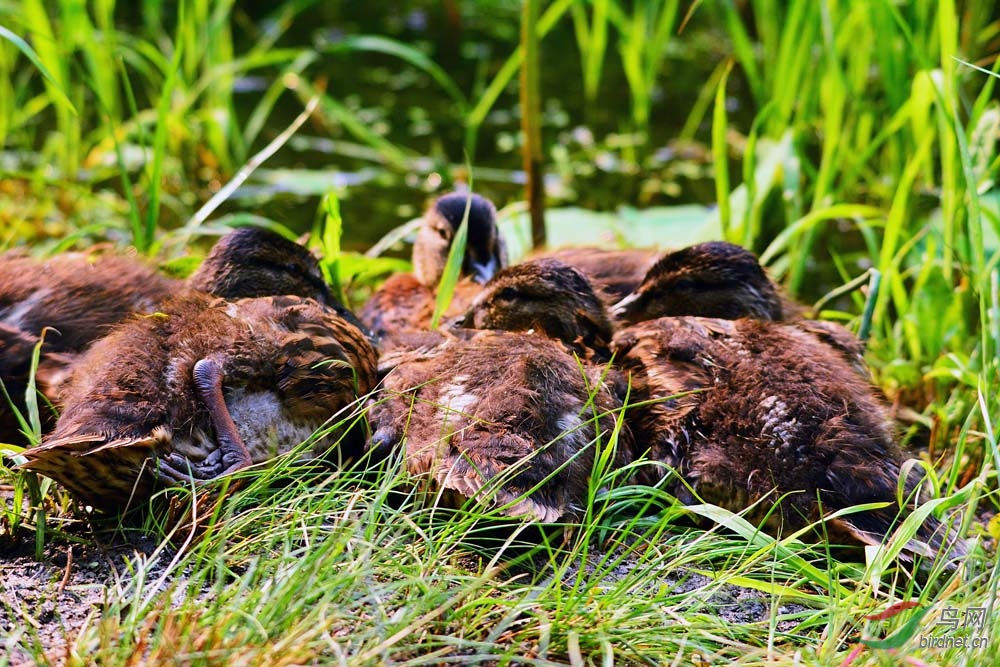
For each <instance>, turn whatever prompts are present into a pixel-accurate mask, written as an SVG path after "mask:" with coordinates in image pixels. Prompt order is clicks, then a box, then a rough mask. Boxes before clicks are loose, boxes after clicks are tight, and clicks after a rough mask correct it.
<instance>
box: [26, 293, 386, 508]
mask: <svg viewBox="0 0 1000 667" xmlns="http://www.w3.org/2000/svg"><path fill="white" fill-rule="evenodd" d="M374 384H375V351H374V349H373V348H372V346H371V344H370V343H369V342H368V340H367V338H366V337H365V336H364V335H363V334H362V332H361V331H360V330H359V329H358V328H357V327H355V326H354V325H353V324H351V323H350V322H349V321H347V320H345V319H344V318H342V317H340V316H339V315H337V314H336V313H335V312H334V311H333V310H332V309H330V308H328V307H326V306H323V305H322V304H320V303H318V302H316V301H314V300H313V299H309V298H303V297H298V296H273V297H259V298H248V299H239V300H236V301H226V300H223V299H218V298H214V297H211V296H209V295H207V294H203V293H199V292H190V293H188V294H186V295H182V296H179V297H176V298H174V299H171V300H169V301H167V302H165V303H163V304H161V305H160V308H159V312H158V313H156V314H154V315H149V316H136V317H134V318H133V319H131V320H128V321H126V322H125V323H123V324H121V325H119V326H117V327H115V328H114V329H113V331H112V332H111V333H110V334H108V335H107V336H106V337H104V338H103V339H101V340H99V341H98V342H96V343H95V344H94V345H93V346H92V347H91V348H90V349H89V350H88V351H87V352H86V353H84V355H83V356H82V357H81V358H80V359H79V360H78V362H77V364H76V370H75V372H74V373H73V377H72V380H71V383H70V385H69V386H68V388H67V389H66V391H65V405H64V409H63V412H62V414H61V415H60V417H59V420H58V422H57V423H56V427H55V431H54V432H53V433H52V434H51V435H50V436H48V437H46V438H45V439H44V440H43V442H42V444H41V445H39V446H37V447H34V448H31V449H28V450H25V451H24V452H23V454H24V456H25V457H26V458H27V459H28V461H27V463H25V464H24V467H25V468H28V469H31V470H35V471H37V472H40V473H42V474H44V475H46V476H48V477H51V478H53V479H55V480H56V481H58V482H59V483H60V484H62V485H63V486H65V487H66V488H67V489H69V491H70V492H71V493H73V495H75V496H76V497H77V498H79V499H80V500H82V501H83V502H85V503H87V504H90V505H92V506H94V507H98V508H101V509H106V510H117V509H122V508H124V507H126V506H128V505H129V504H130V503H131V502H132V501H139V502H141V501H143V500H144V499H146V498H148V497H149V495H150V494H152V493H153V492H154V491H155V490H156V489H157V488H160V487H163V486H169V485H176V484H185V483H190V482H191V480H192V478H193V479H195V480H207V479H212V478H214V477H218V476H220V475H225V474H227V473H230V472H233V471H235V470H238V469H240V468H242V467H245V466H248V465H250V464H251V463H259V462H261V461H264V460H267V459H270V458H273V457H274V456H276V455H277V454H280V453H283V452H286V451H288V450H290V449H291V448H293V447H294V446H296V445H298V444H299V443H301V442H303V441H304V440H306V439H307V438H308V437H310V435H311V434H312V433H313V432H314V431H316V430H317V429H319V428H320V427H322V426H324V425H325V424H327V423H328V422H332V421H336V422H338V423H341V424H348V426H346V427H338V429H336V430H334V431H333V432H331V433H329V434H326V435H324V436H323V437H321V438H319V439H318V440H317V441H316V443H314V447H313V451H314V452H315V453H318V452H321V451H323V450H324V449H326V448H328V447H330V446H331V445H332V444H334V443H339V450H338V451H339V453H340V454H341V455H342V456H341V458H348V457H353V456H357V454H358V453H360V451H361V449H362V447H363V432H362V431H363V429H362V428H361V426H362V425H361V424H359V423H358V420H357V416H356V412H355V410H356V408H357V407H358V404H359V402H360V401H359V399H360V397H362V396H364V395H365V394H367V393H368V392H369V391H371V389H372V388H373V387H374Z"/></svg>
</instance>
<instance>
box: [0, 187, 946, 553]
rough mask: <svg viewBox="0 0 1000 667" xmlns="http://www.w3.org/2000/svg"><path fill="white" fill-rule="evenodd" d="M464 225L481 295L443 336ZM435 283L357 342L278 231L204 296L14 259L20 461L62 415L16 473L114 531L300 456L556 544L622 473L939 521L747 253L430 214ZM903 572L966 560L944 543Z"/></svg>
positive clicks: (681, 495)
mask: <svg viewBox="0 0 1000 667" xmlns="http://www.w3.org/2000/svg"><path fill="white" fill-rule="evenodd" d="M463 221H467V222H466V223H465V224H466V227H465V229H466V231H467V236H466V239H467V240H466V245H465V254H464V258H463V263H462V277H461V278H460V279H459V281H458V283H457V285H456V287H455V291H454V296H453V298H452V300H451V304H450V306H449V308H448V310H447V311H446V312H445V313H444V314H443V317H442V319H441V326H440V327H438V328H436V329H432V328H431V322H432V318H433V314H434V309H435V304H436V289H437V286H438V284H439V282H440V281H441V277H442V275H443V273H444V270H445V265H446V262H447V258H448V254H449V251H450V249H451V245H452V241H453V240H454V239H455V237H456V234H457V233H458V231H459V228H460V224H461V223H462V222H463ZM413 267H414V272H413V274H398V275H394V276H391V277H390V278H389V279H388V280H386V281H385V283H384V284H383V285H382V286H381V288H380V289H379V290H377V291H376V292H375V294H374V295H373V296H372V297H371V299H370V300H369V301H368V302H367V303H366V304H365V305H364V307H363V308H362V310H361V311H360V313H359V314H358V316H355V315H354V314H352V313H351V312H350V311H348V310H347V309H346V308H345V307H344V306H343V305H341V304H340V303H338V302H337V301H336V300H335V299H334V298H333V297H332V296H331V293H330V290H329V288H328V286H327V284H326V282H325V281H324V279H323V275H322V272H321V271H320V268H319V266H318V263H317V261H316V259H315V257H314V256H313V255H312V254H310V253H309V252H308V251H307V250H306V249H304V248H303V247H301V246H300V245H298V244H296V243H293V242H291V241H288V240H286V239H285V238H283V237H281V236H278V235H276V234H274V233H272V232H269V231H266V230H263V229H259V228H244V229H239V230H236V231H233V232H231V233H230V234H228V235H226V236H224V237H222V239H221V240H220V241H219V242H218V243H217V244H216V246H215V247H214V248H213V250H212V251H211V253H210V254H209V255H208V257H207V258H206V260H205V261H204V262H203V264H202V265H201V267H200V268H199V269H198V270H197V271H196V272H195V274H193V275H192V276H191V277H190V278H189V279H188V280H186V281H178V280H172V279H168V278H165V277H163V276H161V275H159V274H157V273H156V272H155V271H153V270H152V269H150V268H148V267H147V266H146V265H144V264H142V263H140V262H138V261H137V260H134V259H129V258H126V257H121V256H116V255H113V254H107V253H69V254H64V255H58V256H54V257H52V258H50V259H47V260H37V259H34V258H31V257H28V256H26V255H23V254H18V253H17V252H15V251H12V252H8V253H6V254H4V255H0V378H2V380H3V385H4V390H5V392H6V394H7V396H8V399H7V400H0V442H7V443H21V444H24V442H25V439H24V435H23V433H22V430H23V427H24V425H23V423H22V421H21V419H19V418H18V414H17V413H18V412H21V413H22V419H23V413H24V412H25V403H24V398H25V395H26V392H29V391H30V389H29V388H30V387H31V386H32V385H31V384H30V383H29V379H31V378H33V382H34V386H35V387H36V388H37V390H38V391H39V392H40V393H41V394H42V396H44V398H45V399H46V400H47V402H48V403H50V404H51V405H52V406H54V407H55V408H56V410H55V411H51V410H47V409H46V406H45V405H42V410H41V415H42V419H43V424H42V425H43V431H44V435H43V438H42V441H41V444H37V445H35V446H32V447H29V448H28V449H25V450H24V451H23V452H22V455H23V457H24V460H25V462H24V463H23V464H22V467H23V468H25V469H29V470H34V471H37V472H39V473H42V474H44V475H46V476H48V477H51V478H52V479H54V480H56V481H57V482H59V483H60V484H62V485H63V486H64V487H66V489H68V490H69V491H70V492H71V493H72V494H73V495H74V496H76V497H77V498H78V499H79V500H80V501H82V502H84V503H86V504H88V505H91V506H93V507H95V508H98V509H101V510H105V511H121V510H124V509H126V508H127V507H129V506H130V505H134V504H137V503H141V502H142V501H144V500H145V499H147V498H148V497H150V496H151V495H152V494H153V493H154V492H156V491H157V490H158V489H161V488H164V487H167V486H173V485H190V484H191V483H192V481H194V482H198V481H202V480H210V479H214V478H217V477H219V476H222V475H226V474H228V473H231V472H234V471H236V470H239V469H241V468H245V467H247V466H250V465H252V464H256V463H261V462H265V461H268V460H272V459H273V458H274V457H276V456H278V455H280V454H282V453H285V452H287V451H289V450H291V449H293V448H296V447H297V446H299V445H300V444H301V443H303V442H305V441H309V445H310V450H309V451H311V452H312V453H313V454H314V455H316V456H324V457H326V458H329V459H332V460H334V461H336V462H338V463H339V464H342V465H346V464H349V463H350V462H352V461H355V462H356V461H360V460H363V461H368V462H372V461H378V460H382V459H384V458H386V457H389V456H393V455H396V456H400V457H402V459H403V461H404V463H405V466H406V468H407V470H408V471H409V472H410V473H411V474H413V475H414V476H416V477H417V478H419V479H422V480H425V482H426V483H427V484H429V485H431V486H433V487H434V488H435V489H436V490H437V491H438V493H439V496H440V498H441V499H442V501H443V502H450V503H455V504H456V505H458V506H461V505H462V504H464V503H467V502H469V501H470V500H471V502H475V503H480V504H483V505H486V506H489V507H491V508H494V509H497V510H498V511H499V512H501V513H503V514H507V515H510V516H520V517H524V518H525V520H531V521H537V522H542V523H550V522H566V521H573V520H575V519H578V518H579V517H580V516H581V515H582V514H583V512H584V511H585V510H586V505H587V499H588V497H589V495H588V490H589V489H590V488H591V483H592V479H591V477H592V476H593V475H594V474H595V472H594V471H595V470H597V469H599V468H601V466H603V469H604V470H605V471H609V470H610V471H611V473H612V474H611V475H605V476H606V477H607V478H608V479H614V480H616V481H617V483H622V484H639V485H651V486H652V485H656V486H658V487H660V488H662V489H664V490H666V491H668V492H669V493H671V494H672V495H674V496H675V497H677V498H678V499H679V500H681V501H682V502H684V503H688V504H693V503H699V502H706V501H707V502H711V503H714V504H717V505H720V506H723V507H726V508H729V509H731V510H733V511H744V510H747V509H748V508H752V511H751V512H750V513H749V514H750V515H751V516H752V517H757V518H759V519H760V521H762V522H763V526H764V527H765V528H766V529H768V530H770V531H773V532H782V531H792V530H798V529H800V528H803V527H805V526H809V525H813V524H817V525H818V524H819V523H822V529H821V532H822V533H823V534H824V535H826V536H828V537H829V538H830V539H831V541H836V542H838V543H846V544H861V545H878V544H881V543H883V542H885V540H886V539H887V537H888V536H889V535H891V534H892V532H893V530H894V529H895V528H896V527H897V526H898V525H899V523H900V522H901V521H902V519H903V518H905V516H906V515H907V514H908V513H909V512H910V511H911V510H912V509H913V508H914V507H915V506H916V503H917V502H918V498H917V496H918V491H919V487H920V477H919V475H918V474H917V473H915V472H913V470H914V468H912V467H911V468H910V469H909V472H908V473H907V474H905V475H904V476H903V479H902V481H900V477H901V475H903V473H902V471H903V470H904V469H906V467H905V466H903V461H904V457H903V454H902V453H901V451H900V449H899V448H898V446H897V444H896V441H895V436H894V430H893V425H892V420H891V418H890V416H889V414H888V411H887V408H886V406H885V405H884V403H883V401H882V400H881V398H880V396H879V394H878V392H877V390H875V389H874V388H873V387H872V386H871V384H870V382H869V373H868V370H867V368H866V366H865V363H864V360H863V356H862V352H863V348H862V345H861V343H860V342H859V341H858V340H857V339H856V338H855V337H854V336H853V335H852V334H851V333H850V332H848V331H847V330H846V329H844V328H842V327H840V326H838V325H836V324H832V323H829V322H823V321H818V320H811V319H807V318H806V317H805V316H804V312H803V309H802V308H801V307H799V306H798V305H796V304H794V303H793V302H791V301H789V300H788V299H786V298H784V297H783V296H782V295H781V294H780V292H779V290H778V289H777V288H776V286H775V285H774V284H773V283H772V281H771V280H770V279H769V278H768V276H767V275H766V273H765V272H764V271H763V269H762V268H761V266H760V264H759V263H758V261H757V258H756V257H755V256H754V255H753V254H752V253H750V252H749V251H747V250H745V249H743V248H740V247H738V246H734V245H732V244H728V243H723V242H710V243H703V244H698V245H695V246H691V247H687V248H683V249H680V250H676V251H672V252H667V253H665V254H661V253H659V252H656V251H652V250H605V249H600V248H567V249H562V250H555V251H549V252H545V253H540V254H536V255H534V256H532V257H529V258H528V259H527V260H525V261H523V262H520V263H518V264H514V265H510V266H508V261H507V253H506V249H505V245H504V242H503V238H502V236H501V235H500V233H499V231H498V229H497V224H496V211H495V209H494V206H493V204H492V203H490V202H489V201H488V200H486V199H484V198H482V197H480V196H478V195H473V194H467V193H453V194H449V195H445V196H443V197H441V198H439V199H438V200H437V201H435V202H434V203H433V204H432V206H431V207H430V209H429V210H428V212H427V214H426V215H425V216H424V219H423V224H422V226H421V228H420V230H419V232H418V234H417V238H416V241H415V243H414V248H413ZM39 343H41V345H39ZM36 349H40V350H41V353H40V356H38V358H37V360H33V353H34V351H35V350H36ZM32 371H34V372H32ZM0 399H3V397H0ZM56 412H58V415H59V416H58V419H56V418H55V416H54V415H55V413H56ZM46 420H47V421H46ZM900 491H901V492H900ZM868 504H874V507H869V508H867V509H863V510H861V511H850V512H841V510H845V509H846V508H851V507H853V506H856V505H868ZM904 549H905V551H907V552H909V553H910V554H911V555H922V556H927V557H935V556H937V555H940V554H947V555H948V557H949V558H958V557H960V556H962V555H963V554H964V553H965V547H964V546H963V544H962V542H961V541H960V540H958V539H957V538H956V537H955V536H954V535H953V534H952V531H950V530H949V528H948V527H947V526H946V525H944V524H942V523H940V522H938V521H937V520H936V519H934V518H933V517H928V518H927V519H926V520H925V521H924V523H923V525H922V526H921V527H920V529H919V530H918V531H917V533H916V535H914V536H913V538H912V539H910V540H909V541H908V542H907V544H906V545H905V548H904Z"/></svg>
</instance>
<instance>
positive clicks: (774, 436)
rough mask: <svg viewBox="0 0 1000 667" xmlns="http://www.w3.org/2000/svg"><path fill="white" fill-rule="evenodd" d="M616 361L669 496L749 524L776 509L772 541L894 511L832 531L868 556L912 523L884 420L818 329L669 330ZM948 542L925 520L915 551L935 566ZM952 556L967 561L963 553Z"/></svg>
mask: <svg viewBox="0 0 1000 667" xmlns="http://www.w3.org/2000/svg"><path fill="white" fill-rule="evenodd" d="M611 348H612V351H613V352H614V354H615V359H616V361H617V362H618V363H619V364H620V365H621V366H622V367H623V368H624V369H626V370H627V371H628V372H629V373H630V374H631V382H632V387H633V390H634V392H635V397H636V398H637V399H638V401H639V403H638V404H637V405H636V406H635V407H634V408H630V412H629V417H630V424H631V425H632V427H633V429H634V431H635V436H636V442H637V443H640V444H639V446H640V448H641V449H644V450H645V454H646V456H647V457H648V458H649V459H650V460H651V461H653V462H660V463H664V464H666V465H667V466H670V467H671V468H673V469H674V470H675V471H676V472H677V474H678V477H676V478H673V479H671V480H668V488H669V489H670V490H671V492H672V493H674V495H675V496H677V497H678V498H680V499H681V500H683V501H686V502H695V496H698V497H700V498H702V499H704V500H706V501H708V502H712V503H715V504H718V505H721V506H723V507H727V508H729V509H731V510H733V511H741V510H744V509H746V508H747V507H749V506H750V505H752V504H754V503H756V502H757V501H760V500H762V499H764V503H763V504H762V505H761V506H760V509H761V511H762V512H763V511H768V510H769V509H770V508H772V507H774V506H775V504H777V505H778V510H779V511H778V512H774V513H773V514H771V515H770V519H769V522H768V524H767V525H766V526H765V527H766V528H768V529H770V530H774V531H777V530H781V529H784V530H788V529H791V530H797V529H799V528H801V527H803V526H805V525H807V524H810V523H812V522H814V521H818V520H821V519H823V518H824V517H828V516H829V515H830V514H832V513H834V512H836V511H837V510H841V509H844V508H847V507H850V506H853V505H859V504H864V503H875V502H884V503H888V505H887V507H885V508H882V509H875V510H867V511H864V512H859V513H854V514H850V515H847V516H842V517H837V518H831V519H828V520H827V521H826V522H825V530H826V531H827V532H828V533H829V534H830V536H831V537H832V538H834V539H835V540H836V541H841V542H844V543H849V544H858V543H860V544H869V545H878V544H881V543H882V542H883V541H884V540H885V538H886V536H887V535H888V534H889V533H890V531H891V529H892V527H893V526H894V525H895V522H896V521H897V516H898V515H899V514H900V513H901V511H902V508H901V507H900V505H899V503H898V502H897V500H896V488H897V484H898V479H899V475H900V470H901V466H902V461H903V456H902V453H901V452H900V450H899V449H898V447H897V445H896V442H895V439H894V436H893V430H892V426H891V421H890V418H889V415H888V412H887V409H886V407H885V405H884V404H883V403H882V402H881V401H880V400H879V399H878V398H877V397H876V394H875V391H874V389H873V388H872V387H871V385H870V384H869V383H868V382H867V380H866V379H865V378H864V377H862V375H861V374H860V373H858V372H857V370H856V369H855V368H853V367H852V366H851V365H850V364H849V363H847V360H846V359H845V357H844V354H843V352H842V351H841V350H840V349H838V348H836V347H834V346H831V345H828V344H826V343H825V342H823V340H822V339H821V338H819V337H817V335H816V334H815V333H814V332H813V331H811V330H810V329H809V328H808V327H806V328H803V327H801V326H798V325H797V324H794V323H789V324H785V323H778V322H768V321H759V320H754V319H751V318H742V319H737V320H724V319H714V318H701V317H663V318H659V319H655V320H651V321H648V322H642V323H639V324H636V325H633V326H631V327H628V328H626V329H623V330H621V331H619V332H618V333H617V334H615V337H614V339H613V341H612V345H611ZM635 454H636V457H637V458H638V457H639V456H640V455H641V454H643V452H641V451H636V453H635ZM641 470H642V472H640V473H639V474H638V475H637V478H638V481H640V482H642V483H646V484H656V483H658V482H659V481H660V480H661V479H663V478H664V477H665V476H666V475H667V470H666V469H665V468H664V467H659V466H655V465H650V466H646V467H643V468H642V469H641ZM919 482H920V479H919V476H918V475H916V474H915V473H914V474H910V475H908V476H907V478H906V480H905V482H904V486H905V489H904V494H905V496H906V497H908V498H909V500H907V505H906V509H907V510H909V509H912V507H913V503H914V500H913V494H914V493H915V491H916V489H917V488H918V486H919ZM689 488H690V489H692V490H693V493H692V492H691V491H689V490H688V489H689ZM786 494H787V495H786ZM779 501H780V502H779ZM782 524H783V525H782ZM947 533H948V530H947V528H945V527H944V526H943V525H941V524H940V523H939V522H938V521H936V520H935V519H933V518H932V517H931V518H928V519H927V520H926V521H925V522H924V524H923V526H922V527H921V529H920V530H919V532H918V534H917V536H916V537H915V538H914V539H912V540H910V542H909V543H908V544H907V545H906V549H907V550H908V551H909V552H912V553H915V554H921V555H924V556H928V557H933V556H934V555H935V554H936V553H937V552H938V551H939V549H940V548H941V546H942V544H943V543H944V541H945V538H946V537H947ZM951 552H952V555H961V553H963V552H964V551H963V548H962V546H961V545H960V544H958V545H956V546H954V547H953V548H952V550H951Z"/></svg>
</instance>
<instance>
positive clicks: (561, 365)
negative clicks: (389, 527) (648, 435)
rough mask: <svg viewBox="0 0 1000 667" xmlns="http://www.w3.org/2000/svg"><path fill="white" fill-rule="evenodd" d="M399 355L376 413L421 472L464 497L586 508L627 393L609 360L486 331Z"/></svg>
mask: <svg viewBox="0 0 1000 667" xmlns="http://www.w3.org/2000/svg"><path fill="white" fill-rule="evenodd" d="M442 340H443V342H442V343H441V344H440V345H439V346H438V347H436V348H429V349H425V350H421V351H420V353H419V354H417V355H415V356H414V358H413V359H412V360H410V361H403V362H401V363H398V364H397V365H396V366H395V368H394V369H393V370H392V371H391V372H390V373H389V374H388V375H387V376H386V378H385V381H384V388H385V390H384V393H383V397H382V398H381V400H379V401H378V402H377V403H376V404H374V405H373V406H372V408H371V411H370V420H371V424H372V428H373V431H374V436H373V443H374V446H376V447H381V448H383V449H391V448H393V447H395V446H397V445H400V446H403V447H405V453H404V456H405V464H406V467H407V469H408V470H409V471H410V473H411V474H414V475H417V476H419V477H422V478H424V479H426V480H427V481H428V483H429V484H430V486H431V488H433V489H436V490H439V491H441V492H442V493H444V495H446V496H454V497H455V498H456V499H457V500H458V501H459V504H460V503H461V502H463V501H465V500H467V499H469V498H475V499H477V500H478V501H480V502H483V503H484V504H487V505H493V506H503V505H506V506H507V507H506V508H505V509H504V510H503V512H504V513H505V514H507V515H510V516H522V515H523V516H526V517H529V518H531V519H534V520H537V521H542V522H552V521H559V520H565V519H570V518H573V517H575V516H577V515H579V513H580V512H581V511H582V509H583V506H584V503H585V499H586V493H587V485H588V483H589V482H588V480H589V479H590V476H591V473H592V472H593V469H594V461H595V457H596V456H597V455H598V453H599V452H601V451H602V448H606V447H609V446H616V447H617V450H616V455H617V459H616V460H617V461H618V462H619V463H623V462H624V461H625V460H626V456H627V452H628V449H629V444H628V430H627V429H622V430H621V431H620V433H619V435H618V437H619V439H618V442H617V443H614V442H613V438H612V434H613V433H615V432H616V429H615V419H616V413H617V411H618V410H620V408H621V403H620V401H618V399H617V398H616V396H615V395H614V394H613V392H612V390H611V388H610V387H609V386H608V385H607V384H606V383H605V382H604V378H603V376H602V374H601V372H600V369H596V368H594V369H584V368H581V366H580V365H579V364H578V363H577V361H576V360H575V359H574V358H573V357H571V356H569V355H568V354H566V352H565V351H564V349H563V348H562V346H561V345H559V344H558V343H556V342H554V341H550V340H547V339H545V338H543V337H540V336H534V335H530V334H519V333H508V332H501V331H482V332H477V333H475V334H473V335H471V337H470V338H468V339H454V338H447V337H445V338H443V339H442Z"/></svg>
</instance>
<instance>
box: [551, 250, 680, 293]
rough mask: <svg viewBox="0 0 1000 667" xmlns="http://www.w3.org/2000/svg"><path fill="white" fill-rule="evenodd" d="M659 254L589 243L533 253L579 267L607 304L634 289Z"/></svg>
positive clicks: (650, 251)
mask: <svg viewBox="0 0 1000 667" xmlns="http://www.w3.org/2000/svg"><path fill="white" fill-rule="evenodd" d="M659 257H660V252H659V251H657V250H653V249H650V248H624V249H616V250H606V249H604V248H595V247H592V246H583V247H569V248H557V249H555V250H549V251H548V252H544V253H542V254H540V255H536V256H535V258H536V259H546V258H547V259H557V260H559V261H562V262H565V263H566V264H569V265H570V266H573V267H576V268H577V269H579V270H580V271H582V272H583V274H584V275H585V276H586V277H587V280H589V281H590V284H591V285H592V286H593V287H594V291H595V292H596V293H597V295H598V296H599V297H601V299H602V300H603V301H604V302H605V304H606V305H608V306H612V305H614V304H615V303H617V302H618V301H620V300H622V299H623V298H625V297H626V296H628V295H629V294H630V293H632V292H634V291H635V290H637V289H638V288H639V285H641V284H642V281H643V279H644V278H645V277H646V274H647V273H649V270H650V269H651V268H653V264H655V263H656V261H657V260H658V259H659Z"/></svg>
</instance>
